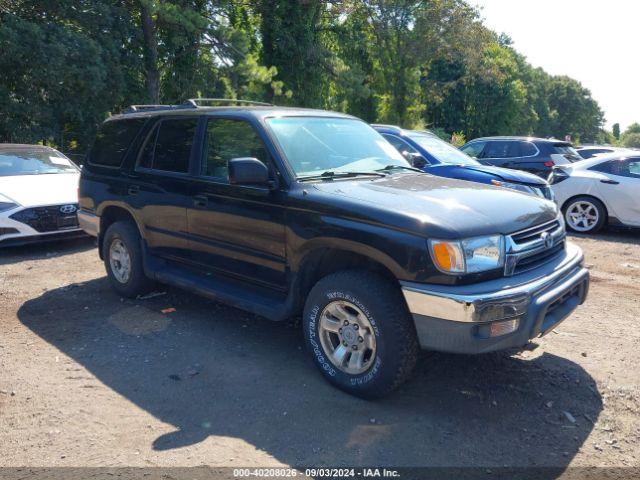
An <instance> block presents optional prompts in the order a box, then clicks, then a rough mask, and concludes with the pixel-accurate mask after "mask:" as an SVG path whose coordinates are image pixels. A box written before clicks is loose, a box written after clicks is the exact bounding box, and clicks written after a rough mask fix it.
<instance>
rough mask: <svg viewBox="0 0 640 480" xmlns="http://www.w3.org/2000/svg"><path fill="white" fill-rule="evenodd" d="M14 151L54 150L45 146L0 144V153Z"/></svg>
mask: <svg viewBox="0 0 640 480" xmlns="http://www.w3.org/2000/svg"><path fill="white" fill-rule="evenodd" d="M15 150H55V149H54V148H53V147H48V146H47V145H30V144H28V143H0V152H7V151H15Z"/></svg>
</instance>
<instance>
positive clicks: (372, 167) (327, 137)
mask: <svg viewBox="0 0 640 480" xmlns="http://www.w3.org/2000/svg"><path fill="white" fill-rule="evenodd" d="M267 124H268V125H269V127H270V129H271V131H272V132H273V134H274V136H275V137H276V140H277V141H278V143H279V144H280V147H281V148H282V150H283V152H284V154H285V156H286V158H287V161H288V162H289V164H290V165H291V168H292V169H293V170H294V171H295V173H296V176H297V177H298V178H301V177H306V176H314V175H319V174H322V173H324V172H328V171H335V172H341V171H342V172H375V171H376V170H380V169H383V168H385V167H387V166H389V165H395V166H398V167H401V168H406V167H410V165H409V163H408V162H407V161H406V160H405V159H404V158H403V157H402V155H401V154H400V153H399V152H398V151H397V150H396V149H395V148H394V147H393V146H392V145H391V144H390V143H389V142H387V141H386V140H385V139H384V138H382V136H381V135H380V134H379V133H378V132H376V131H375V130H374V129H373V128H371V127H370V126H369V125H367V124H366V123H364V122H362V121H360V120H356V119H351V118H331V117H278V118H269V119H267Z"/></svg>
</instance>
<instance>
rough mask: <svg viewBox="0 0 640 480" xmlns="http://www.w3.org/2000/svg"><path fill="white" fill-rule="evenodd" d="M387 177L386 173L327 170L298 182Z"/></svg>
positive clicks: (300, 178)
mask: <svg viewBox="0 0 640 480" xmlns="http://www.w3.org/2000/svg"><path fill="white" fill-rule="evenodd" d="M361 176H367V177H371V176H373V177H386V176H387V174H386V173H382V172H379V171H375V172H336V171H334V170H327V171H326V172H322V173H321V174H319V175H306V176H304V177H298V180H300V181H301V182H304V181H306V180H332V179H334V178H350V177H361Z"/></svg>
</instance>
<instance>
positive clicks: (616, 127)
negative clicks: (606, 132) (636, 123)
mask: <svg viewBox="0 0 640 480" xmlns="http://www.w3.org/2000/svg"><path fill="white" fill-rule="evenodd" d="M613 136H614V137H615V138H616V140H620V124H619V123H614V124H613Z"/></svg>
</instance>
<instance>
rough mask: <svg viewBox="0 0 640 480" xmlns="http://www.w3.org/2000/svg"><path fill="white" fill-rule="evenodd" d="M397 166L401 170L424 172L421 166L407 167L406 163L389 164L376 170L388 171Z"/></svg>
mask: <svg viewBox="0 0 640 480" xmlns="http://www.w3.org/2000/svg"><path fill="white" fill-rule="evenodd" d="M396 168H399V169H401V170H411V171H412V172H420V173H424V171H422V170H420V169H419V168H415V167H406V166H404V165H387V166H386V167H384V168H379V169H378V170H376V172H388V171H390V170H395V169H396Z"/></svg>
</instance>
